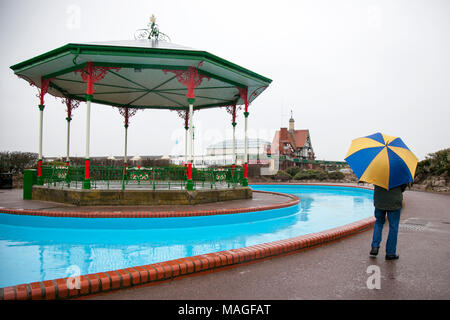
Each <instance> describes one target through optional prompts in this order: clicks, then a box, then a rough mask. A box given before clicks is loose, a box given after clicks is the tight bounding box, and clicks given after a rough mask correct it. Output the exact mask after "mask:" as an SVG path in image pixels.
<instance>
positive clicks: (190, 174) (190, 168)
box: [188, 162, 192, 180]
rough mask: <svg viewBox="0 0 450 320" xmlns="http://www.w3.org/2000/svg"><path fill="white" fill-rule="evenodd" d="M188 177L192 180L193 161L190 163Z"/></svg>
mask: <svg viewBox="0 0 450 320" xmlns="http://www.w3.org/2000/svg"><path fill="white" fill-rule="evenodd" d="M188 179H189V180H192V162H189V163H188Z"/></svg>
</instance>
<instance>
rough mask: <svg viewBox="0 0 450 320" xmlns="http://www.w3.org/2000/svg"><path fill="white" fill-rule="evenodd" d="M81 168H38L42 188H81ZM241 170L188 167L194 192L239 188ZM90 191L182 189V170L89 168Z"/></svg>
mask: <svg viewBox="0 0 450 320" xmlns="http://www.w3.org/2000/svg"><path fill="white" fill-rule="evenodd" d="M84 174H85V167H84V166H42V176H43V180H44V185H46V186H48V187H59V188H75V189H81V188H82V186H83V180H84ZM243 174H244V172H243V168H240V167H237V168H234V169H233V168H192V180H193V182H194V189H205V188H206V189H218V188H235V187H237V186H240V185H241V181H242V178H243ZM89 177H90V180H91V188H92V189H122V190H125V189H127V188H128V189H139V188H141V189H153V190H157V189H158V190H161V189H164V190H170V189H186V183H187V168H184V167H127V168H126V169H125V168H124V167H118V166H93V165H91V166H89Z"/></svg>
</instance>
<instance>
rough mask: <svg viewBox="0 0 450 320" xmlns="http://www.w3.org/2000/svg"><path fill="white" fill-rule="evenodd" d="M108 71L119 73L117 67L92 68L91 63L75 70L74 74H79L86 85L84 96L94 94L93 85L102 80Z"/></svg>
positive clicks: (92, 64)
mask: <svg viewBox="0 0 450 320" xmlns="http://www.w3.org/2000/svg"><path fill="white" fill-rule="evenodd" d="M109 70H115V71H119V70H120V68H119V67H99V66H94V63H93V62H92V61H89V62H87V64H86V67H84V68H83V69H80V70H75V71H74V72H75V74H77V73H80V74H81V78H82V79H83V81H84V82H86V84H87V88H86V94H89V95H92V94H94V92H95V90H94V83H95V82H98V81H100V80H102V79H103V78H104V77H105V76H106V74H107V73H108V71H109Z"/></svg>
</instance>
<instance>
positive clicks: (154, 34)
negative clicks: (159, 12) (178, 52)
mask: <svg viewBox="0 0 450 320" xmlns="http://www.w3.org/2000/svg"><path fill="white" fill-rule="evenodd" d="M134 39H136V40H140V39H151V40H156V41H158V40H162V41H168V42H170V37H169V36H168V35H167V34H165V33H162V32H161V31H159V27H158V25H157V24H156V17H155V15H154V14H152V16H151V17H150V22H149V23H148V25H147V29H138V30H136V31H135V33H134Z"/></svg>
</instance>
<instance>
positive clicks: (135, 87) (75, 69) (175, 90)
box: [11, 39, 272, 110]
mask: <svg viewBox="0 0 450 320" xmlns="http://www.w3.org/2000/svg"><path fill="white" fill-rule="evenodd" d="M88 62H91V63H93V65H94V66H95V67H102V68H107V70H108V72H106V73H105V74H104V78H102V79H101V81H98V82H95V84H94V90H95V93H94V96H93V99H92V102H95V103H100V104H106V105H111V106H118V107H129V108H140V109H143V108H153V109H173V110H177V109H178V110H180V109H181V110H186V109H188V106H189V104H188V102H187V99H186V94H187V93H188V90H187V88H186V86H185V85H183V84H182V83H180V81H179V80H181V79H180V77H182V75H181V74H180V72H182V71H186V70H188V69H189V68H192V67H194V68H197V69H198V73H199V76H200V77H201V79H202V81H200V82H201V83H199V84H197V86H196V87H195V104H194V109H196V110H198V109H204V108H211V107H220V106H229V105H233V104H235V103H237V104H244V101H243V100H242V97H241V95H240V94H239V89H245V88H248V89H247V99H248V102H249V103H250V102H252V101H253V100H254V99H255V98H256V97H258V96H259V95H260V94H261V93H262V92H263V91H264V90H265V89H266V88H267V87H268V86H269V84H270V83H271V82H272V80H270V79H268V78H266V77H264V76H261V75H259V74H257V73H255V72H253V71H250V70H248V69H245V68H243V67H240V66H238V65H236V64H234V63H232V62H229V61H227V60H225V59H222V58H219V57H218V56H215V55H213V54H211V53H209V52H206V51H202V50H197V49H192V48H187V47H184V46H180V45H176V44H173V43H170V42H166V41H162V40H158V41H156V40H151V39H140V40H125V41H111V42H92V43H69V44H67V45H65V46H62V47H60V48H57V49H54V50H52V51H49V52H47V53H44V54H41V55H39V56H36V57H34V58H31V59H29V60H26V61H24V62H21V63H18V64H15V65H13V66H11V69H12V70H13V71H14V73H15V74H16V75H17V76H19V77H21V78H23V79H25V80H26V81H28V82H29V83H30V84H33V85H35V86H37V87H39V88H41V79H43V80H48V79H50V84H49V88H48V93H50V94H51V95H53V96H56V97H67V98H72V99H76V100H81V101H85V100H86V97H85V93H86V83H85V82H84V81H83V79H82V72H80V70H82V69H85V68H86V67H87V63H88Z"/></svg>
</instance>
